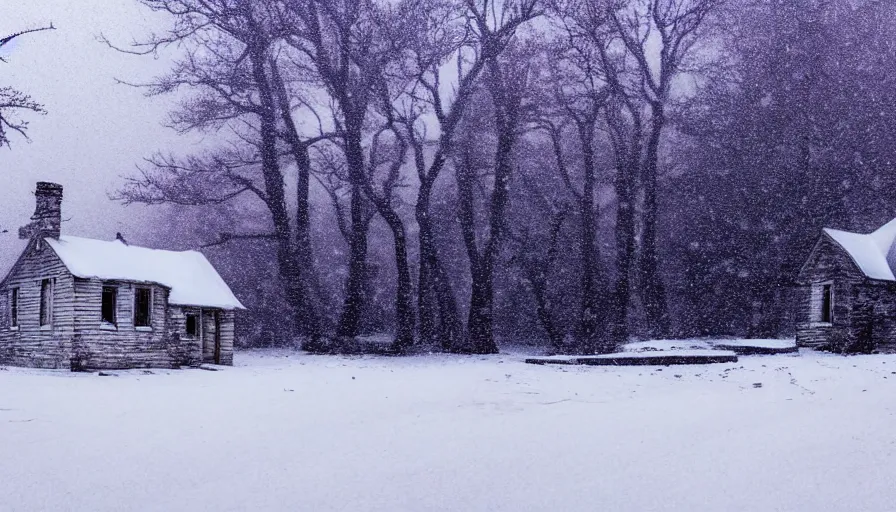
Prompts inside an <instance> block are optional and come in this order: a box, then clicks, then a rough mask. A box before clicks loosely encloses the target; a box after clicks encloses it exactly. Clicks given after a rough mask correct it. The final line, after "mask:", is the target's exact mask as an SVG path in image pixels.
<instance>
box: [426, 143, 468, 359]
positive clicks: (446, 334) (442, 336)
mask: <svg viewBox="0 0 896 512" xmlns="http://www.w3.org/2000/svg"><path fill="white" fill-rule="evenodd" d="M415 151H416V149H415ZM429 175H431V172H430V173H429ZM432 187H433V180H432V179H430V178H429V176H428V175H427V176H426V177H425V179H422V180H421V183H420V190H419V193H418V196H417V205H416V208H415V216H416V219H417V225H418V226H419V228H420V233H419V243H420V274H419V282H418V286H417V309H418V315H419V317H420V338H421V341H422V342H423V343H426V344H429V345H432V344H435V343H439V344H440V345H441V347H442V349H443V350H451V347H453V346H454V345H455V344H456V343H457V341H458V338H459V336H460V335H461V329H462V326H461V323H460V314H459V313H458V308H457V300H456V299H455V296H454V290H452V289H451V283H450V281H448V276H447V274H446V273H445V271H444V269H443V268H442V264H441V262H440V261H439V258H438V252H437V249H436V244H435V234H434V232H433V228H432V223H431V221H430V218H429V205H430V202H431V198H432ZM433 299H435V300H433ZM436 308H437V309H438V311H437V310H436ZM437 313H438V317H437Z"/></svg>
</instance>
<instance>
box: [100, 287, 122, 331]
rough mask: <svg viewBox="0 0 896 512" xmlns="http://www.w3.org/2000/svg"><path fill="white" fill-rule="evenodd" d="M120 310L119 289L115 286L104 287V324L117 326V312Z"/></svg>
mask: <svg viewBox="0 0 896 512" xmlns="http://www.w3.org/2000/svg"><path fill="white" fill-rule="evenodd" d="M117 310H118V288H116V287H115V286H103V307H102V315H103V323H104V324H108V325H117V324H118V318H117V315H116V311H117Z"/></svg>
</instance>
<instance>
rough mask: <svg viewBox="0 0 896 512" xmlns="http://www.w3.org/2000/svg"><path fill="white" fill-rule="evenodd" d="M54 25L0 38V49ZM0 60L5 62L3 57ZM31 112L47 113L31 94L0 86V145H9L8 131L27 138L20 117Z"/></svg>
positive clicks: (25, 123) (26, 125)
mask: <svg viewBox="0 0 896 512" xmlns="http://www.w3.org/2000/svg"><path fill="white" fill-rule="evenodd" d="M54 29H55V27H54V26H53V25H52V24H50V25H49V26H46V27H39V28H32V29H28V30H23V31H21V32H16V33H14V34H10V35H8V36H4V37H2V38H0V50H2V49H3V47H4V46H6V45H8V44H9V43H11V42H12V41H14V40H15V39H17V38H19V37H22V36H24V35H26V34H31V33H34V32H42V31H44V30H54ZM0 62H3V63H6V60H5V59H4V58H3V57H0ZM28 112H30V113H32V114H39V115H44V114H46V113H47V111H46V110H44V106H43V105H41V104H40V103H38V102H37V101H34V100H33V99H32V98H31V96H29V95H28V94H25V93H23V92H21V91H18V90H16V89H13V88H12V87H8V86H0V147H3V146H7V147H9V143H10V140H9V133H10V132H15V133H18V134H19V135H21V136H22V137H24V138H25V139H26V140H27V139H28V135H27V134H26V133H25V132H26V130H27V129H28V121H26V120H25V119H23V118H22V117H20V115H21V114H22V113H28Z"/></svg>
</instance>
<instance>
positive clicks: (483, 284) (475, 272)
mask: <svg viewBox="0 0 896 512" xmlns="http://www.w3.org/2000/svg"><path fill="white" fill-rule="evenodd" d="M467 6H468V9H469V12H470V16H471V20H472V21H471V24H472V28H473V30H474V31H475V34H476V36H475V37H477V38H478V39H479V40H480V41H481V43H480V44H481V45H482V50H483V53H484V54H485V55H486V60H485V75H484V76H483V80H482V87H483V88H484V89H485V92H486V94H488V96H489V97H490V99H491V103H492V113H493V117H494V125H495V132H496V136H497V141H496V147H495V153H494V163H493V169H494V175H493V185H492V192H491V195H490V198H489V201H488V203H489V205H488V233H487V234H486V235H485V236H484V237H483V240H482V242H481V246H482V247H481V248H480V242H479V240H477V236H476V230H475V209H474V205H473V203H472V194H471V190H472V180H473V178H474V175H473V174H472V170H471V169H464V167H466V166H465V165H463V166H461V168H459V169H458V171H457V181H458V196H459V203H460V204H459V208H458V210H459V218H460V223H461V229H462V232H463V238H464V244H465V246H466V248H467V257H468V259H469V263H470V274H471V277H472V289H471V295H470V312H469V317H468V321H467V335H466V339H465V340H464V343H463V345H462V346H459V347H457V348H455V351H458V352H465V353H474V354H490V353H497V351H498V346H497V344H496V343H495V339H494V333H493V329H492V328H493V318H494V271H495V264H496V262H497V257H498V253H499V250H500V248H501V242H502V234H503V230H504V222H505V213H506V209H507V205H508V200H509V198H510V179H511V175H512V171H513V161H512V158H513V150H514V146H515V144H516V142H517V138H518V136H519V134H520V131H521V130H520V129H521V126H522V122H523V119H525V116H524V113H523V111H522V110H523V98H524V95H525V93H524V91H525V87H526V84H527V82H528V79H529V69H528V66H526V65H525V64H523V63H524V62H525V60H526V58H525V56H524V55H508V54H507V50H508V48H510V46H511V45H512V44H513V43H514V36H515V35H516V31H517V29H518V28H519V27H520V26H521V25H522V24H524V23H526V22H528V21H530V20H532V19H534V18H536V17H538V16H540V15H541V11H540V10H539V9H538V2H537V0H523V1H521V2H518V3H517V2H504V3H502V4H500V5H496V4H493V3H492V2H491V1H490V0H481V1H477V0H467ZM507 20H514V23H513V25H512V26H513V27H514V28H513V30H510V31H502V30H501V27H502V26H504V25H505V23H507ZM517 20H518V21H517ZM511 62H512V63H511Z"/></svg>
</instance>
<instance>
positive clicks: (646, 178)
mask: <svg viewBox="0 0 896 512" xmlns="http://www.w3.org/2000/svg"><path fill="white" fill-rule="evenodd" d="M651 111H652V119H651V128H650V134H649V136H648V140H647V147H646V152H645V157H644V165H643V166H642V174H641V181H642V186H643V189H644V213H643V234H642V242H641V259H640V263H641V265H640V267H641V268H640V278H641V286H642V290H643V292H642V300H643V301H644V309H645V313H646V317H647V329H648V334H649V335H650V336H651V337H657V336H660V337H662V336H666V335H667V334H668V332H669V317H668V311H667V304H666V287H665V286H664V284H663V280H662V276H661V275H660V273H659V268H658V266H659V257H658V255H657V240H656V238H657V186H658V183H657V182H658V180H657V166H658V160H659V144H660V136H661V135H662V131H663V125H664V124H665V113H664V108H663V105H662V103H661V102H654V103H652V105H651Z"/></svg>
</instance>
